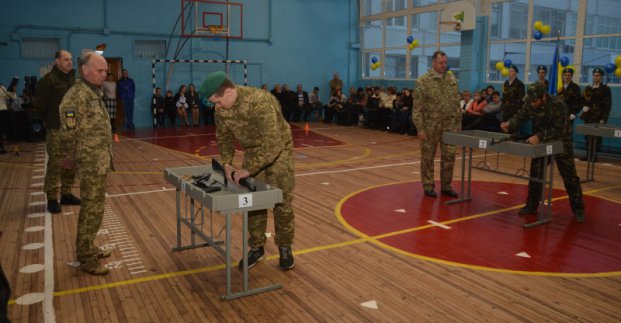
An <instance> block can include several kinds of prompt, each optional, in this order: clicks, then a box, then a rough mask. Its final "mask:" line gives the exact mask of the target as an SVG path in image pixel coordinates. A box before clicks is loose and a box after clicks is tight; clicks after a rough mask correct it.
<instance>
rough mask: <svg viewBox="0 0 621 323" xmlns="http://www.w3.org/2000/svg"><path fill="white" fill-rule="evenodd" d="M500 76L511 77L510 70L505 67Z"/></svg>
mask: <svg viewBox="0 0 621 323" xmlns="http://www.w3.org/2000/svg"><path fill="white" fill-rule="evenodd" d="M500 74H501V75H502V76H504V77H507V76H509V69H508V68H506V67H503V68H502V70H501V71H500Z"/></svg>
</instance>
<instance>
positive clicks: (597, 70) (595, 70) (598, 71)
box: [593, 67, 604, 76]
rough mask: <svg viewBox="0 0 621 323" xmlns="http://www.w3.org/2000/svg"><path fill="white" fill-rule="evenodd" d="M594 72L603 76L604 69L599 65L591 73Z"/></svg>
mask: <svg viewBox="0 0 621 323" xmlns="http://www.w3.org/2000/svg"><path fill="white" fill-rule="evenodd" d="M595 73H599V75H601V76H604V70H603V69H601V68H599V67H598V68H596V69H594V70H593V74H595Z"/></svg>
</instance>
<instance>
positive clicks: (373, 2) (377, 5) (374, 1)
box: [364, 0, 382, 16]
mask: <svg viewBox="0 0 621 323" xmlns="http://www.w3.org/2000/svg"><path fill="white" fill-rule="evenodd" d="M381 11H382V0H365V1H364V15H365V16H371V15H376V14H378V13H380V12H381Z"/></svg>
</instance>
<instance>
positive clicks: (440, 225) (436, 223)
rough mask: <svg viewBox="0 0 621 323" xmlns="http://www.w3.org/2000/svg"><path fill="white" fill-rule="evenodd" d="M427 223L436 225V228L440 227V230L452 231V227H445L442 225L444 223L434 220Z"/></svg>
mask: <svg viewBox="0 0 621 323" xmlns="http://www.w3.org/2000/svg"><path fill="white" fill-rule="evenodd" d="M427 223H429V224H433V225H435V226H436V227H440V228H442V229H446V230H449V229H451V227H449V226H448V225H445V224H442V223H438V222H436V221H433V220H429V221H427Z"/></svg>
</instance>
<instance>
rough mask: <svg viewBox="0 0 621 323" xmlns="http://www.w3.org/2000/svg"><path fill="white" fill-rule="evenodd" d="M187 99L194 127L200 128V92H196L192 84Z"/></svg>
mask: <svg viewBox="0 0 621 323" xmlns="http://www.w3.org/2000/svg"><path fill="white" fill-rule="evenodd" d="M186 98H187V103H188V106H189V109H190V111H191V112H192V126H193V127H198V126H199V125H200V108H199V105H200V97H199V95H198V92H196V88H195V87H194V84H190V86H189V91H188V94H187V95H186Z"/></svg>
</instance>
